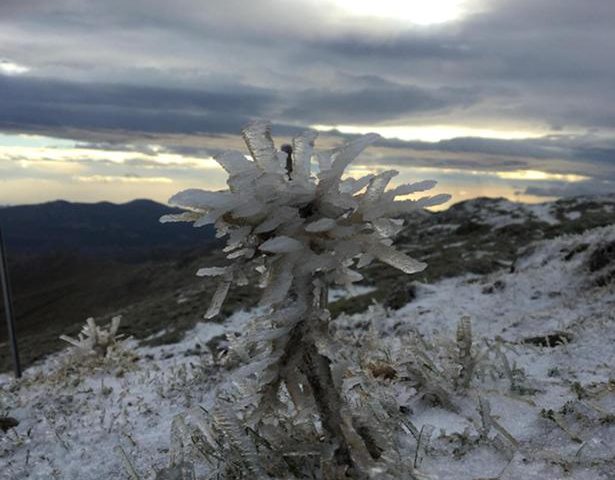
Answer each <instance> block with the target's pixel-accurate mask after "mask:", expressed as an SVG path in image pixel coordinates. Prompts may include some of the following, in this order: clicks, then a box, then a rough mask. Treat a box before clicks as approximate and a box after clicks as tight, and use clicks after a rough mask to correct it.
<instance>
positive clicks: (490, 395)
mask: <svg viewBox="0 0 615 480" xmlns="http://www.w3.org/2000/svg"><path fill="white" fill-rule="evenodd" d="M536 214H537V216H542V215H543V212H541V213H540V215H539V214H538V212H536ZM544 215H546V214H544ZM609 242H615V226H612V227H606V228H600V229H595V230H591V231H588V232H586V233H584V234H583V235H578V236H568V237H560V238H557V239H554V240H550V241H545V242H544V243H539V244H536V245H535V246H534V248H532V249H530V251H529V253H528V254H526V255H525V256H523V257H521V258H520V259H519V260H518V261H517V262H516V263H515V266H514V269H513V271H512V272H511V271H509V270H502V271H499V272H496V273H494V274H491V275H488V276H463V277H456V278H450V279H446V280H443V281H441V282H439V283H436V284H433V285H419V286H418V288H417V298H416V299H415V300H414V301H413V302H412V303H410V304H408V305H407V306H406V307H403V308H402V309H400V310H397V311H385V310H384V309H382V308H380V307H377V306H375V307H373V308H371V309H370V310H369V311H368V312H365V313H362V314H356V315H352V316H341V317H338V318H337V319H336V320H335V321H334V324H335V327H334V329H335V332H336V335H337V337H338V338H339V339H340V340H343V341H344V342H346V343H349V340H348V339H354V340H355V341H357V343H361V342H360V341H359V340H360V339H361V338H363V337H365V338H368V337H370V336H374V335H376V337H378V339H379V340H378V341H379V342H381V343H380V346H381V349H382V350H387V351H389V353H390V355H389V357H388V358H389V361H390V364H391V366H392V368H393V369H398V370H399V369H400V368H401V367H400V366H399V365H401V361H399V362H398V358H396V356H399V357H401V356H404V355H405V353H404V352H405V350H408V349H412V348H413V345H416V343H413V342H416V341H417V339H420V341H421V342H422V343H423V344H424V345H425V352H426V354H427V355H429V356H430V358H431V361H433V364H434V366H435V367H436V368H439V369H440V370H441V371H440V372H439V373H438V374H439V375H441V376H442V378H447V375H449V374H450V369H449V368H448V367H450V365H451V364H454V361H453V359H452V357H454V352H455V348H456V343H455V338H456V330H457V326H458V324H459V322H460V319H462V318H464V317H469V319H470V321H471V326H472V331H473V346H472V352H473V354H474V355H475V356H476V357H477V365H476V375H475V377H474V378H473V379H472V381H471V383H470V385H469V387H468V388H460V389H456V388H453V387H452V386H451V388H450V389H449V393H450V395H451V397H450V401H451V403H452V405H448V406H447V405H437V404H434V402H433V401H430V400H429V399H427V398H425V397H423V396H422V395H421V392H417V391H416V390H415V389H413V388H411V387H408V386H407V385H405V384H404V383H403V381H402V379H401V378H399V376H398V377H397V378H388V379H386V380H378V381H381V384H382V386H381V388H382V389H384V390H386V391H387V392H389V393H391V394H393V395H395V396H396V397H397V402H399V403H400V405H401V406H403V407H405V408H404V409H403V412H404V414H405V415H407V419H408V421H409V422H411V423H412V424H413V425H414V426H415V427H416V428H417V429H421V427H423V426H425V425H431V426H432V427H434V433H433V435H432V440H431V442H430V445H429V446H428V448H426V449H425V454H424V459H423V460H422V462H420V461H417V470H418V472H420V473H421V474H424V475H425V476H426V477H427V478H433V479H443V480H444V479H456V480H457V479H458V480H464V479H473V480H478V479H496V478H497V479H501V480H513V479H536V480H539V479H540V480H543V479H545V480H549V479H551V480H555V479H564V478H570V479H587V480H612V479H615V370H614V368H615V367H614V365H615V346H614V345H615V281H612V282H610V283H609V282H606V283H605V282H604V281H601V280H600V276H601V275H602V276H603V275H605V274H606V273H607V271H606V269H608V268H610V269H613V268H614V267H615V265H614V264H612V263H611V264H610V266H607V267H604V268H601V269H600V268H599V269H595V270H596V271H594V272H591V271H590V269H589V267H588V262H589V258H590V255H591V254H592V252H593V251H594V250H595V248H596V246H598V245H601V244H607V243H609ZM408 281H411V278H409V279H408ZM254 314H255V313H254V312H238V313H236V314H235V315H233V316H232V317H231V318H229V319H227V321H226V322H225V323H224V324H218V323H202V324H199V325H198V326H197V327H196V328H195V329H193V330H192V331H190V332H189V333H187V334H186V336H185V338H184V340H183V341H181V342H179V343H177V344H174V345H165V346H161V347H139V346H138V345H137V344H136V342H134V341H129V342H127V344H126V347H127V348H128V350H129V351H131V352H133V353H130V352H128V353H126V354H124V355H123V356H122V357H121V358H120V359H119V360H117V361H115V362H112V361H109V362H98V363H97V362H94V361H92V360H84V359H82V358H80V357H78V356H76V355H75V353H74V352H71V351H69V350H66V351H64V352H62V353H60V354H57V355H53V356H51V357H49V358H48V359H47V360H46V361H45V362H44V363H43V364H41V365H39V366H35V367H32V368H30V369H28V370H27V371H26V372H25V375H24V378H23V379H22V380H21V381H19V382H16V381H14V380H12V379H11V377H10V376H8V375H3V376H1V377H0V416H2V415H9V416H11V417H14V418H15V419H17V420H18V421H19V425H18V426H17V427H16V428H14V429H10V430H8V431H7V432H6V433H2V432H0V478H3V479H4V478H6V479H25V478H32V479H49V478H61V479H64V478H67V479H68V478H75V479H84V480H88V479H121V478H131V477H130V476H129V474H128V473H127V470H126V468H125V465H124V461H123V457H124V455H126V457H127V458H129V459H130V462H131V463H132V465H133V466H134V468H135V469H136V471H137V473H138V475H139V476H138V477H134V478H154V476H155V471H156V470H159V469H162V468H164V467H165V466H166V465H167V464H168V463H169V461H170V459H171V457H172V454H173V452H172V450H173V448H172V445H171V440H170V438H171V435H170V432H171V427H172V422H173V419H174V417H175V416H176V415H178V414H181V413H183V412H185V411H187V410H188V409H190V408H193V407H196V406H197V405H204V406H205V407H207V406H208V405H210V404H211V402H212V400H213V395H214V393H213V392H214V389H215V387H216V385H218V384H220V383H222V382H223V381H225V380H226V379H227V378H228V376H229V372H228V371H226V370H224V369H221V368H220V367H218V366H217V365H216V364H215V362H214V361H213V357H212V351H211V350H212V349H213V350H215V340H218V339H220V338H221V337H220V335H223V334H226V333H229V334H234V332H237V333H238V334H241V332H242V330H243V328H244V325H245V323H246V321H247V320H249V318H250V317H251V316H252V315H254ZM210 347H211V349H210ZM451 385H452V384H451ZM445 386H446V385H445ZM481 402H482V404H483V407H480V405H481ZM486 405H488V406H490V410H491V411H490V413H489V411H488V407H485V406H486ZM485 419H486V420H485ZM485 422H486V423H487V425H486V423H485ZM409 445H410V447H409V449H408V451H407V452H404V454H405V455H407V456H408V457H411V458H413V457H414V456H415V452H414V447H413V446H412V445H414V444H413V443H412V442H409ZM118 447H121V448H118ZM421 456H423V455H421Z"/></svg>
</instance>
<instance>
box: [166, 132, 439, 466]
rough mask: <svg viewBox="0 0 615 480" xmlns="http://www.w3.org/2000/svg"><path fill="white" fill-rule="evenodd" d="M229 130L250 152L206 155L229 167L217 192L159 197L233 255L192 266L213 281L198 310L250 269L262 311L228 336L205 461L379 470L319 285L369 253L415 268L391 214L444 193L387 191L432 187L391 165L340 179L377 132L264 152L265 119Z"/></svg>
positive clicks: (347, 275)
mask: <svg viewBox="0 0 615 480" xmlns="http://www.w3.org/2000/svg"><path fill="white" fill-rule="evenodd" d="M242 133H243V137H244V140H245V142H246V144H247V146H248V149H249V151H250V156H251V159H249V158H246V156H245V155H244V154H242V153H241V152H237V151H231V152H226V153H224V154H222V155H220V156H219V157H217V158H216V161H217V162H218V163H220V165H221V166H222V167H223V168H224V169H225V170H226V171H227V172H228V173H229V178H228V182H227V183H228V186H229V190H227V191H218V192H211V191H203V190H197V189H190V190H185V191H182V192H179V193H178V194H176V195H175V196H173V197H172V198H171V199H170V203H171V204H173V205H176V206H179V207H183V208H185V209H188V210H189V211H187V212H185V213H182V214H179V215H168V216H165V217H163V218H162V219H161V220H162V221H163V222H166V221H191V222H194V225H195V226H202V225H206V224H212V223H213V224H214V225H215V227H216V230H217V232H218V235H219V236H220V237H223V236H227V238H228V240H227V246H226V248H225V249H224V251H225V252H226V253H227V258H228V259H230V260H233V263H232V264H231V265H229V266H226V267H206V268H202V269H200V270H199V271H198V272H197V275H200V276H215V277H220V280H221V281H220V284H219V287H218V288H217V290H216V292H215V294H214V296H213V300H212V302H211V305H210V307H209V309H208V311H207V313H206V317H208V318H211V317H213V316H215V315H217V314H218V313H219V312H220V309H221V307H222V304H223V302H224V299H225V297H226V295H227V293H228V291H229V288H230V286H231V284H232V283H236V284H238V285H246V284H247V283H248V277H247V275H246V273H247V272H250V271H255V272H257V273H258V274H259V275H260V278H261V281H260V284H261V286H262V287H263V288H264V292H263V295H262V298H261V302H260V304H261V306H262V307H264V308H265V309H266V311H267V313H266V314H265V315H263V316H261V317H259V318H257V319H256V320H254V322H252V324H251V325H249V326H247V327H246V329H245V331H244V334H243V335H242V336H241V337H240V338H239V339H235V338H233V339H229V341H230V340H232V342H231V355H232V356H234V357H235V358H236V359H238V360H239V362H240V364H241V366H240V367H239V368H238V369H237V370H236V371H235V372H234V373H233V381H232V382H230V385H229V387H228V388H227V389H226V390H225V391H224V392H223V393H221V394H220V396H219V401H218V404H217V405H216V408H215V409H214V411H213V412H209V414H208V415H209V416H208V418H207V421H203V422H201V425H202V428H201V430H202V431H203V432H207V434H204V435H203V444H204V445H206V446H205V447H203V449H204V451H206V452H210V453H211V458H213V459H215V458H219V459H220V458H221V459H224V461H222V462H221V461H218V462H217V466H218V467H219V468H220V472H221V473H223V474H225V475H226V478H255V476H256V477H257V478H268V477H269V476H274V477H275V476H280V475H282V477H283V478H289V477H288V475H289V473H288V472H291V473H293V475H296V476H299V477H301V476H308V477H310V478H338V477H339V476H343V475H351V476H353V477H355V478H363V477H365V476H378V478H385V477H384V476H383V475H385V474H386V473H387V472H389V474H391V471H390V470H387V469H386V468H385V467H383V466H382V465H386V464H387V461H388V460H387V459H389V460H390V458H389V457H387V456H386V455H382V450H384V447H380V446H377V445H376V443H378V442H377V438H380V437H382V435H379V434H378V432H381V431H382V426H381V425H373V424H372V425H370V421H371V422H372V423H373V418H371V419H370V416H369V415H368V414H366V413H365V412H363V413H364V414H363V416H362V417H361V418H359V417H357V416H356V415H353V411H352V409H350V408H349V406H348V405H347V403H346V396H345V395H344V393H343V391H342V376H343V372H344V359H343V358H340V357H339V355H338V353H339V352H340V348H339V347H338V346H337V345H336V344H335V342H334V340H333V339H332V337H331V336H330V335H329V332H328V322H329V319H330V316H329V313H328V310H327V294H328V287H329V286H330V285H332V284H340V285H350V284H352V283H353V282H357V281H359V280H361V279H362V276H361V274H360V273H358V272H357V271H356V270H355V269H356V268H361V267H364V266H367V265H369V264H370V263H371V262H372V261H374V260H380V261H382V262H384V263H387V264H389V265H391V266H393V267H395V268H397V269H399V270H401V271H403V272H405V273H408V274H412V273H416V272H420V271H421V270H423V269H424V268H425V267H426V265H425V264H424V263H422V262H420V261H417V260H415V259H413V258H411V257H409V256H407V255H406V254H404V253H402V252H400V251H398V250H396V249H395V248H394V247H393V246H392V240H391V238H392V237H393V236H395V235H396V234H397V233H398V232H399V231H400V230H402V228H403V220H402V219H399V217H401V216H402V215H403V214H405V213H408V212H412V211H415V210H417V209H421V208H423V207H428V206H434V205H439V204H441V203H444V202H446V201H448V199H449V198H450V197H449V195H444V194H441V195H435V196H423V197H421V198H419V199H417V200H410V199H402V200H399V199H397V197H405V196H407V195H410V194H415V193H418V192H423V191H426V190H430V189H431V188H433V187H434V185H435V182H434V181H430V180H427V181H421V182H417V183H411V184H407V185H401V186H398V187H395V188H392V189H389V190H386V187H387V186H388V184H389V182H390V181H391V179H392V178H393V177H394V176H395V175H396V174H397V172H396V171H394V170H389V171H385V172H382V173H379V174H375V175H374V174H370V175H366V176H364V177H361V178H358V179H355V178H343V175H344V171H345V169H346V168H347V167H348V165H349V164H350V163H351V162H352V161H353V160H354V159H355V158H356V156H357V155H358V154H359V153H361V151H362V150H363V149H364V148H365V147H367V146H368V145H369V144H371V143H373V142H374V141H376V140H377V139H378V138H379V137H378V135H376V134H369V135H365V136H362V137H359V138H357V139H356V140H353V141H351V142H349V143H347V144H345V145H344V146H342V147H340V148H336V149H333V150H330V151H325V152H315V151H314V150H313V147H314V141H315V138H316V132H314V131H307V132H305V133H303V134H301V135H299V136H298V137H296V138H295V139H294V140H293V145H292V147H291V146H285V147H283V149H282V150H283V151H278V150H276V148H275V146H274V143H273V140H272V137H271V132H270V125H269V123H267V122H261V121H259V122H254V123H251V124H250V125H248V126H247V127H246V128H245V129H244V130H243V132H242ZM313 159H315V160H316V161H317V163H318V173H317V174H312V160H313ZM315 419H317V421H315ZM206 425H207V426H206ZM389 433H391V432H389ZM323 439H324V441H323ZM213 463H216V462H213ZM220 463H222V464H220ZM381 464H382V465H381ZM282 471H284V472H285V473H282ZM220 472H219V473H220ZM395 478H398V477H395Z"/></svg>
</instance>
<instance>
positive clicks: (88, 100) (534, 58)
mask: <svg viewBox="0 0 615 480" xmlns="http://www.w3.org/2000/svg"><path fill="white" fill-rule="evenodd" d="M468 5H469V8H470V13H469V14H468V15H467V16H465V17H462V18H461V19H460V20H458V21H455V22H452V23H444V24H439V25H433V26H428V27H417V26H413V25H410V24H408V23H406V24H404V23H403V22H401V21H396V20H395V19H383V18H362V17H358V16H353V15H351V14H349V13H348V12H344V11H343V9H341V8H340V7H339V6H336V4H335V2H334V1H333V0H331V1H315V0H303V1H296V2H283V1H270V0H269V1H255V2H243V1H238V0H231V1H229V0H227V1H220V0H212V1H208V2H200V1H196V0H179V1H177V2H172V3H171V2H167V1H163V0H148V1H145V0H134V1H131V2H123V1H119V0H109V1H105V2H95V1H91V0H90V1H86V0H54V1H53V2H47V1H42V0H33V1H28V2H24V1H18V0H4V1H3V2H1V3H0V59H2V60H3V61H4V62H5V63H6V64H7V65H8V64H9V63H10V64H11V65H16V66H17V67H12V68H13V70H12V71H11V72H9V71H8V70H6V71H4V70H3V71H0V105H1V108H0V130H4V131H11V132H17V133H19V132H24V133H27V132H30V133H35V132H43V133H45V134H46V135H50V136H61V137H67V136H69V134H67V132H72V133H73V134H74V133H75V132H76V131H77V132H78V134H75V135H74V136H73V137H72V138H76V139H82V140H83V141H87V142H91V143H92V144H97V143H98V144H99V145H98V146H99V147H101V148H103V147H104V142H106V141H107V139H108V138H107V137H108V136H109V132H115V133H116V134H117V135H121V136H122V138H123V139H124V140H123V141H122V142H119V143H120V146H119V147H118V148H124V147H122V145H126V148H133V147H131V146H130V145H131V143H132V142H130V137H131V136H133V135H134V136H138V137H139V138H140V139H141V140H140V141H142V140H143V138H144V137H146V138H147V139H148V141H147V144H156V143H160V144H162V145H165V142H164V141H163V140H161V137H165V136H167V135H186V136H191V135H203V134H207V135H218V136H220V138H222V139H224V138H226V136H227V135H231V134H232V135H235V134H236V133H237V132H238V131H239V129H240V128H241V126H242V125H243V124H245V123H246V122H247V121H248V120H250V119H253V118H263V117H265V118H270V119H272V120H273V121H274V122H275V124H276V133H279V134H282V135H291V134H293V133H294V132H296V131H298V130H299V129H301V128H303V127H305V126H308V125H311V124H321V125H331V126H341V125H353V126H362V127H373V128H374V129H376V130H377V129H378V128H379V127H389V126H397V127H416V126H428V127H429V126H433V128H434V129H437V128H439V127H440V126H442V125H453V126H455V125H456V126H468V127H469V128H473V129H475V130H477V131H481V130H484V131H492V130H501V131H503V132H507V131H511V132H516V131H524V132H534V135H533V136H535V137H540V138H525V139H515V140H504V139H497V138H476V137H474V138H472V137H465V138H455V139H450V140H443V141H439V142H429V141H408V140H394V139H385V140H383V141H382V142H380V143H379V145H378V146H379V148H380V151H381V153H382V155H380V156H377V157H374V158H371V159H369V160H367V161H366V163H370V162H381V163H389V164H396V163H398V164H405V165H412V164H416V165H425V164H430V165H432V166H434V167H439V168H458V169H466V170H473V169H481V170H514V169H523V168H535V169H541V170H544V171H547V172H553V173H562V174H564V173H574V174H580V173H582V172H585V173H586V174H587V175H589V176H592V177H594V178H596V179H599V180H600V181H602V182H604V183H601V184H600V188H602V189H605V188H606V189H609V188H611V187H612V183H611V182H613V181H614V180H615V108H614V107H613V105H615V89H613V88H612V86H613V85H615V63H613V62H612V61H610V56H611V52H610V50H611V47H610V46H611V45H613V44H615V3H613V2H606V1H602V0H586V1H583V2H573V1H561V0H496V1H490V2H487V1H480V0H475V1H469V2H468ZM20 68H21V70H20ZM9 73H10V74H9ZM337 136H338V137H345V136H348V135H347V134H341V133H338V134H337ZM483 136H488V135H487V134H485V135H483ZM504 136H505V135H504ZM517 136H519V135H517ZM222 143H224V142H218V143H216V145H212V146H211V147H210V148H204V146H203V144H202V143H199V144H198V145H195V144H193V143H191V142H190V141H186V142H183V143H182V144H177V145H170V146H168V149H169V151H173V152H174V153H180V154H182V153H183V154H188V155H194V154H196V155H201V154H205V152H206V153H207V154H210V153H215V152H216V151H219V149H221V148H223V147H224V145H222ZM105 148H109V146H108V144H107V147H105ZM134 148H136V147H134ZM138 148H140V149H141V150H143V149H147V148H148V147H147V145H144V146H142V147H138ZM421 152H425V153H424V154H422V153H421ZM427 154H428V155H427ZM408 158H410V160H408ZM412 158H414V160H412ZM0 161H2V160H0ZM146 164H147V159H143V158H139V159H135V160H134V163H133V165H132V166H133V167H137V166H139V167H143V168H145V167H146V166H148V165H146ZM149 166H150V167H151V166H152V165H149ZM166 168H168V166H167V167H166ZM4 170H6V169H4ZM587 185H588V184H581V183H575V184H564V185H560V184H557V185H551V184H550V185H542V186H537V185H536V186H534V187H532V188H528V189H527V191H528V192H530V193H532V194H533V195H552V194H554V193H557V192H559V193H558V195H559V194H567V192H570V191H573V190H574V191H581V190H582V189H583V188H585V191H591V188H589V187H587Z"/></svg>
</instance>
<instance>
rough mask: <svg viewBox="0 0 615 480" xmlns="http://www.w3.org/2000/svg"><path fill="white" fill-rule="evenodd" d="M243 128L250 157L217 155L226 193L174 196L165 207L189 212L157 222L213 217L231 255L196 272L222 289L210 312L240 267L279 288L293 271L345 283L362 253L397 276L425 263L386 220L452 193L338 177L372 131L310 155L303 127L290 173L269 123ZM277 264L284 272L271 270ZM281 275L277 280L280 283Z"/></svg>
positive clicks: (374, 178) (386, 179)
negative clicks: (224, 263) (223, 264)
mask: <svg viewBox="0 0 615 480" xmlns="http://www.w3.org/2000/svg"><path fill="white" fill-rule="evenodd" d="M242 134H243V138H244V140H245V142H246V144H247V146H248V150H249V151H250V154H251V157H252V160H250V159H248V158H246V156H244V155H243V154H242V153H240V152H237V151H229V152H225V153H223V154H222V155H220V156H218V157H216V159H215V160H216V161H217V162H218V163H219V164H220V165H221V166H222V167H223V168H224V169H225V170H226V171H227V172H228V173H229V179H228V185H229V190H228V191H219V192H210V191H204V190H198V189H189V190H184V191H182V192H179V193H177V194H176V195H174V196H173V197H172V198H171V199H170V201H169V203H171V204H172V205H176V206H178V207H182V208H186V209H188V210H190V212H188V213H185V214H180V215H175V216H165V217H164V218H163V221H192V222H194V223H195V226H201V225H206V224H208V223H213V224H215V226H216V228H217V230H218V232H220V233H221V234H222V235H228V244H227V248H226V249H225V251H226V252H227V258H229V259H233V260H235V263H234V266H233V267H229V268H228V269H227V270H224V271H223V270H221V269H219V268H208V269H207V268H206V269H201V270H199V273H198V274H199V275H224V279H223V288H222V289H220V290H218V293H217V294H216V295H215V298H214V303H215V305H214V306H215V307H216V308H212V309H210V312H209V313H210V314H212V313H213V314H215V313H217V311H218V310H219V307H220V306H221V305H222V303H221V302H222V300H223V299H222V296H223V294H224V292H226V291H228V288H227V285H230V284H231V283H233V282H236V281H237V278H238V276H240V275H238V272H240V271H241V272H245V271H248V270H254V269H255V267H258V266H261V265H262V266H264V268H261V269H260V270H261V273H262V275H263V281H262V282H261V284H262V285H263V286H265V287H266V286H267V285H279V288H283V289H288V288H287V284H288V282H289V281H291V282H292V281H293V279H295V278H297V277H302V278H311V277H314V276H318V277H319V278H320V279H321V281H322V283H323V284H325V285H329V284H331V283H338V284H342V285H348V284H350V283H353V282H355V281H357V280H359V279H360V278H361V277H360V276H359V275H357V274H356V272H354V271H353V269H352V264H353V263H354V262H355V260H358V259H359V257H360V256H361V255H362V256H361V260H360V262H361V263H360V265H361V266H366V265H367V264H369V263H370V262H371V260H373V259H378V260H380V261H382V262H384V263H387V264H389V265H391V266H393V267H395V268H398V269H399V270H402V271H403V272H405V273H416V272H419V271H421V270H423V269H424V268H425V266H426V265H425V264H424V263H422V262H419V261H417V260H414V259H412V258H410V257H409V256H407V255H406V254H404V253H402V252H400V251H398V250H396V249H394V248H393V247H391V246H390V242H389V240H388V239H389V237H391V236H393V235H395V234H396V233H397V232H399V230H401V228H402V224H403V222H401V221H395V220H393V218H395V217H400V216H402V215H403V214H405V213H408V212H411V211H413V210H417V209H420V208H423V207H426V206H434V205H438V204H441V203H444V202H446V201H448V199H449V198H450V197H449V196H448V195H436V196H426V197H422V198H419V199H418V200H397V197H399V196H405V195H409V194H413V193H417V192H422V191H425V190H429V189H431V188H433V187H434V186H435V183H436V182H434V181H432V180H426V181H420V182H416V183H411V184H406V185H401V186H398V187H396V188H393V189H390V190H388V191H387V190H386V187H387V186H388V184H389V183H390V181H391V179H392V178H393V177H395V175H397V172H396V171H395V170H388V171H385V172H382V173H380V174H378V175H372V174H369V175H366V176H364V177H361V178H358V179H355V178H345V179H343V178H342V177H343V174H344V171H345V169H346V168H347V167H348V166H349V165H350V163H351V162H352V161H353V160H354V159H355V158H356V157H357V155H359V154H360V153H361V151H362V150H363V149H364V148H366V147H367V146H368V145H370V144H371V143H373V142H375V141H376V140H378V138H379V136H378V135H376V134H368V135H365V136H362V137H359V138H358V139H356V140H353V141H351V142H349V143H347V144H345V145H344V146H342V147H340V148H336V149H334V150H331V151H328V152H319V153H315V152H314V151H313V148H314V141H315V139H316V136H317V133H316V132H315V131H306V132H304V133H302V134H301V135H299V136H298V137H296V138H295V139H294V140H293V148H292V154H291V155H292V160H293V162H292V173H291V172H289V171H287V170H286V169H285V168H284V163H285V160H284V158H285V156H286V154H285V153H282V152H278V151H276V149H275V146H274V143H273V140H272V137H271V128H270V124H269V123H268V122H264V121H257V122H253V123H251V124H249V125H248V126H247V127H246V128H244V129H243V132H242ZM280 153H282V155H280ZM314 157H316V158H317V159H318V163H319V165H320V170H319V171H318V173H313V172H312V159H313V158H314ZM366 254H367V255H366ZM281 263H284V266H285V268H284V269H281V268H279V265H280V264H281ZM280 275H282V276H284V277H285V278H284V280H283V281H281V279H279V278H278V276H280ZM289 275H290V277H289ZM269 296H271V295H270V294H269ZM273 297H278V298H279V302H282V301H284V299H285V296H284V295H273Z"/></svg>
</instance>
